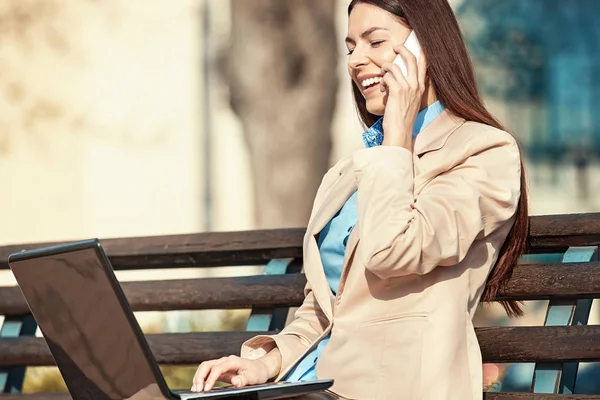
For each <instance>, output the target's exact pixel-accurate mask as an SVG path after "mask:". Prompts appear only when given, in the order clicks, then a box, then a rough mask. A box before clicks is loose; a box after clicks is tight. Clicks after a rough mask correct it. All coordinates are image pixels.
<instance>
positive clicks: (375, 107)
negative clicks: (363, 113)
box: [367, 96, 385, 117]
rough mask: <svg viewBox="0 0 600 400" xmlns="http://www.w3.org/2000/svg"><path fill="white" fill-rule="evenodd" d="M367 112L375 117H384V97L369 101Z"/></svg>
mask: <svg viewBox="0 0 600 400" xmlns="http://www.w3.org/2000/svg"><path fill="white" fill-rule="evenodd" d="M367 111H368V112H370V113H371V114H373V115H378V116H380V117H381V116H383V114H384V113H385V104H384V102H383V96H381V97H380V96H378V97H377V98H376V99H370V100H367Z"/></svg>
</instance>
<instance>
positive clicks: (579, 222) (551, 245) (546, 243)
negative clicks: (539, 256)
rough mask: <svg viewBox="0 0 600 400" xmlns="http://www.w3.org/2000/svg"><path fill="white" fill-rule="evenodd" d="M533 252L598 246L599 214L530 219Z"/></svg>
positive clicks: (599, 233) (535, 217)
mask: <svg viewBox="0 0 600 400" xmlns="http://www.w3.org/2000/svg"><path fill="white" fill-rule="evenodd" d="M529 221H530V227H529V232H530V233H529V244H530V248H531V250H532V251H533V252H549V253H550V252H564V251H566V250H567V249H568V248H569V247H574V246H598V245H600V213H587V214H563V215H544V216H533V217H530V220H529Z"/></svg>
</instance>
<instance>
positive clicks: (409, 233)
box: [353, 131, 521, 279]
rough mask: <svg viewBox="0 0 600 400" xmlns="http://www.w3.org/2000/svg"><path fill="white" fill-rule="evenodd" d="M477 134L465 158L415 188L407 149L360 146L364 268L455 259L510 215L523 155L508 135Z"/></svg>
mask: <svg viewBox="0 0 600 400" xmlns="http://www.w3.org/2000/svg"><path fill="white" fill-rule="evenodd" d="M499 133H500V134H498V132H496V133H495V132H481V133H480V134H479V135H474V136H475V138H474V139H473V140H470V141H468V143H464V146H463V150H464V152H463V150H461V152H463V155H464V157H462V156H461V157H457V158H459V160H457V161H455V162H453V163H451V164H452V165H453V166H452V167H451V168H449V169H448V170H447V171H445V172H443V173H439V174H438V175H437V176H435V177H434V178H433V179H432V180H431V181H430V182H429V183H427V185H426V186H425V187H424V188H423V189H422V190H421V191H420V193H419V195H418V196H416V197H415V196H414V192H413V183H414V181H413V154H412V152H410V151H409V150H407V149H405V148H401V147H390V146H379V147H373V148H369V149H364V150H359V151H357V152H356V153H355V154H354V158H353V164H354V171H355V176H356V181H357V186H358V201H357V203H358V220H359V239H360V242H359V243H360V244H359V248H360V251H358V256H359V257H360V259H361V262H362V263H363V264H364V266H365V268H366V269H368V270H369V271H371V272H372V273H374V274H375V275H377V276H378V277H380V278H381V279H386V278H393V277H399V276H405V275H410V274H418V275H423V274H427V273H429V272H431V271H432V270H433V269H434V268H436V267H437V266H450V265H455V264H458V263H460V262H461V261H462V260H463V259H464V258H465V256H466V255H467V252H468V251H469V248H470V246H471V245H472V243H473V242H474V241H475V240H476V239H477V238H481V237H485V236H486V235H489V234H490V233H491V232H493V231H494V230H496V229H497V228H499V227H500V226H502V225H503V224H504V223H505V222H507V221H508V220H509V219H511V218H512V217H513V215H514V214H515V211H516V208H517V205H518V201H519V197H520V186H521V160H520V153H519V149H518V146H517V144H516V142H515V140H514V138H513V137H512V136H511V135H510V134H508V133H506V132H502V131H499Z"/></svg>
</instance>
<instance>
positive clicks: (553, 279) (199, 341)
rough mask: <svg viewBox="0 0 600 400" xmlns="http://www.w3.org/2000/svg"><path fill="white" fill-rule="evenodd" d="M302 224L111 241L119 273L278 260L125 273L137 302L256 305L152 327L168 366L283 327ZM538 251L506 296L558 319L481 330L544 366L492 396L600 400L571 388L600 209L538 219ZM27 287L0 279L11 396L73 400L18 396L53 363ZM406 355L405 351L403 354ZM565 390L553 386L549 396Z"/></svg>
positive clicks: (1, 356) (597, 278) (499, 399)
mask: <svg viewBox="0 0 600 400" xmlns="http://www.w3.org/2000/svg"><path fill="white" fill-rule="evenodd" d="M303 234H304V231H303V230H302V229H286V230H272V231H253V232H232V233H201V234H192V235H177V236H164V237H145V238H127V239H109V240H103V241H102V244H103V246H104V248H105V250H106V251H107V253H108V255H109V257H110V259H111V261H112V263H113V266H114V268H115V269H116V270H150V269H157V268H206V267H219V266H242V265H266V267H265V270H264V273H263V274H262V275H259V276H249V277H231V278H204V279H186V280H165V281H154V282H124V283H123V289H124V291H125V294H126V296H127V298H128V299H129V302H130V303H131V306H132V307H133V309H134V310H135V311H168V310H202V309H244V308H251V309H252V314H251V317H250V319H249V321H248V323H247V329H246V331H242V332H222V333H210V332H208V333H207V332H202V333H164V334H149V335H147V338H148V341H149V343H150V347H151V349H152V351H153V353H154V355H155V357H156V359H157V360H158V362H159V363H161V364H170V365H196V364H198V363H200V362H202V361H204V360H208V359H213V358H217V357H221V356H224V355H228V354H237V353H238V352H239V346H240V344H241V343H242V342H243V341H244V340H245V339H247V338H250V337H252V336H253V335H255V332H257V331H271V332H275V331H278V330H280V329H282V328H283V326H284V324H285V320H286V316H287V312H288V308H289V307H294V306H298V305H299V304H300V303H301V302H302V300H303V294H302V290H303V287H304V284H305V278H304V275H303V274H301V273H300V269H301V262H302V238H303ZM529 242H530V254H528V255H526V256H524V258H523V260H522V263H520V264H519V266H518V267H517V268H516V269H515V273H514V275H513V278H512V280H511V282H510V284H509V285H508V287H506V288H505V289H504V290H502V292H501V293H500V294H499V296H498V300H544V299H546V300H547V299H549V300H550V304H549V307H548V310H547V320H546V326H531V327H498V326H494V327H484V328H478V329H477V336H478V338H479V341H480V344H481V349H482V353H483V358H484V361H485V362H486V363H536V364H535V366H536V367H535V375H534V379H533V382H532V391H535V392H539V394H531V393H489V392H488V393H486V394H485V398H486V399H487V400H509V399H515V400H516V399H537V400H550V399H562V400H575V399H600V393H599V394H597V395H569V394H566V393H569V392H570V391H571V390H572V389H573V387H574V386H575V383H576V378H577V365H578V364H577V363H578V362H592V361H600V326H588V325H587V320H588V316H589V313H590V307H591V302H592V300H591V299H592V298H595V297H598V296H599V295H600V264H599V263H598V261H597V260H598V248H597V246H599V245H600V213H599V214H577V215H558V216H540V217H532V218H531V232H530V239H529ZM47 244H48V243H44V244H27V245H15V246H5V247H0V269H7V268H8V265H7V261H6V260H7V256H8V254H10V253H11V252H15V251H19V250H22V249H26V248H35V247H40V246H44V245H47ZM28 311H29V310H28V308H27V305H26V303H25V301H24V299H23V298H22V296H21V293H20V291H19V289H18V288H16V287H4V288H0V315H5V316H6V320H5V322H4V324H3V326H2V327H1V330H0V336H1V338H0V393H1V392H4V393H13V394H5V395H0V400H6V399H11V400H16V399H23V398H25V399H32V400H45V399H68V398H70V397H69V396H68V395H67V394H30V395H21V394H18V392H20V390H21V387H22V381H23V374H24V371H25V368H26V367H27V366H45V365H53V364H54V361H53V359H52V356H51V354H50V352H49V350H48V348H47V347H46V344H45V342H44V340H43V339H41V338H36V337H34V336H33V334H34V332H35V329H36V325H35V321H34V320H33V319H32V318H31V316H29V315H28ZM399 362H400V360H399ZM544 392H546V393H558V392H564V393H565V394H542V393H544Z"/></svg>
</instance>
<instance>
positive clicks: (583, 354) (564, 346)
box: [477, 325, 600, 363]
mask: <svg viewBox="0 0 600 400" xmlns="http://www.w3.org/2000/svg"><path fill="white" fill-rule="evenodd" d="M477 337H478V340H479V344H480V346H481V351H482V354H483V359H484V361H485V362H488V363H502V362H568V361H582V362H583V361H600V325H587V326H535V327H502V328H498V327H489V328H478V329H477Z"/></svg>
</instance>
